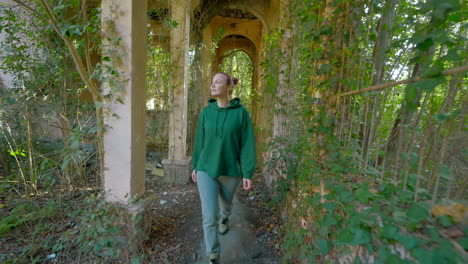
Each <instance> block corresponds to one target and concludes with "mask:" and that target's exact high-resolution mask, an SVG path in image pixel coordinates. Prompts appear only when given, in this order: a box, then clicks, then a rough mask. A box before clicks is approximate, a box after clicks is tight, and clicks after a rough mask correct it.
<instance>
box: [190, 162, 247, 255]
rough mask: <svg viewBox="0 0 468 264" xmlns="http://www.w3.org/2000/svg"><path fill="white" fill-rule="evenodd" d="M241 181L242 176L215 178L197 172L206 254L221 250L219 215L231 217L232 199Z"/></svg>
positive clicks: (202, 172)
mask: <svg viewBox="0 0 468 264" xmlns="http://www.w3.org/2000/svg"><path fill="white" fill-rule="evenodd" d="M241 181H242V178H238V177H228V176H220V177H218V178H216V179H213V178H211V177H210V176H208V173H206V172H204V171H198V172H197V185H198V192H199V193H200V200H201V207H202V217H203V233H204V235H205V246H206V255H209V254H210V253H215V252H217V253H220V252H221V248H220V245H219V240H218V221H219V216H220V215H221V217H229V216H230V215H231V209H232V200H233V198H234V195H235V193H236V191H237V188H238V187H239V185H240V182H241Z"/></svg>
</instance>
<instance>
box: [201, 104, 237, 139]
mask: <svg viewBox="0 0 468 264" xmlns="http://www.w3.org/2000/svg"><path fill="white" fill-rule="evenodd" d="M208 105H209V106H210V108H212V109H214V110H216V111H218V112H219V113H218V114H217V115H216V136H217V137H219V138H223V137H224V123H226V119H227V116H228V113H229V110H230V109H233V108H239V107H241V106H242V105H241V103H240V99H239V98H237V97H236V98H234V99H232V100H231V104H229V105H228V106H227V107H224V108H221V107H219V106H218V101H217V100H216V99H214V98H212V99H210V100H208Z"/></svg>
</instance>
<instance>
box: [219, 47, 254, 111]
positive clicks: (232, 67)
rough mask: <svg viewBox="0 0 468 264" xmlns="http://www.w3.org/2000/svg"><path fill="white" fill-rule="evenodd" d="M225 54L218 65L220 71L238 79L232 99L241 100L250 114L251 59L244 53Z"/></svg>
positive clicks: (251, 88) (231, 52)
mask: <svg viewBox="0 0 468 264" xmlns="http://www.w3.org/2000/svg"><path fill="white" fill-rule="evenodd" d="M227 53H228V54H225V56H226V57H224V59H223V63H222V64H221V65H220V71H221V72H225V73H227V74H229V75H231V76H232V77H233V78H238V79H239V84H238V85H237V86H236V87H235V88H234V91H233V94H232V97H239V98H241V99H242V104H243V105H244V106H245V107H246V108H247V109H248V110H249V111H250V112H252V107H251V105H252V97H253V87H252V85H253V83H252V72H253V65H252V59H251V58H250V56H249V55H248V54H247V53H245V52H244V51H235V50H234V51H232V50H231V51H228V52H227Z"/></svg>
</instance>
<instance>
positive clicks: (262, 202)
mask: <svg viewBox="0 0 468 264" xmlns="http://www.w3.org/2000/svg"><path fill="white" fill-rule="evenodd" d="M157 180H158V179H151V178H148V181H149V182H148V185H149V186H148V187H149V188H148V191H149V192H153V193H154V194H155V196H156V198H157V199H156V200H155V202H154V203H153V208H152V216H153V220H152V231H151V233H150V239H149V240H148V241H147V243H146V253H147V254H148V255H149V258H150V260H151V262H152V263H190V264H193V263H197V264H198V263H207V258H206V256H205V254H204V252H205V249H204V247H205V246H204V240H203V230H202V219H201V208H200V199H199V196H198V190H197V187H196V185H195V184H194V183H190V184H187V185H182V186H156V185H153V186H151V182H153V183H154V182H158V181H157ZM266 192H267V190H266V187H265V186H264V184H263V182H262V181H261V179H260V177H256V180H255V189H254V190H253V191H249V192H246V191H243V190H239V191H238V193H237V194H238V195H237V197H236V199H235V200H234V207H233V213H232V216H231V218H230V220H231V221H230V227H231V228H230V231H229V233H228V234H226V235H225V236H220V243H221V250H222V252H223V253H222V258H221V261H222V263H239V264H240V263H245V264H249V263H264V264H270V263H271V264H273V263H280V252H279V250H278V248H279V244H280V243H279V241H278V236H277V233H278V232H277V230H278V225H279V224H278V221H277V219H278V218H277V216H276V214H275V212H272V211H271V210H269V209H270V208H269V206H268V205H267V203H268V195H266Z"/></svg>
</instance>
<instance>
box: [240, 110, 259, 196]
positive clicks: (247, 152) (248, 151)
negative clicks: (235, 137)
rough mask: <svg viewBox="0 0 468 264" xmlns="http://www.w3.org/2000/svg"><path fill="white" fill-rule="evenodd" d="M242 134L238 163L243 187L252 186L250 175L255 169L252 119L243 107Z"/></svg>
mask: <svg viewBox="0 0 468 264" xmlns="http://www.w3.org/2000/svg"><path fill="white" fill-rule="evenodd" d="M241 133H242V135H241V153H240V165H241V169H242V178H244V180H243V185H244V189H246V187H249V189H250V187H251V186H252V176H253V173H254V171H255V162H256V154H255V138H254V130H253V125H252V121H251V119H250V116H249V113H248V112H247V110H245V109H244V118H243V124H242V132H241Z"/></svg>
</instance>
